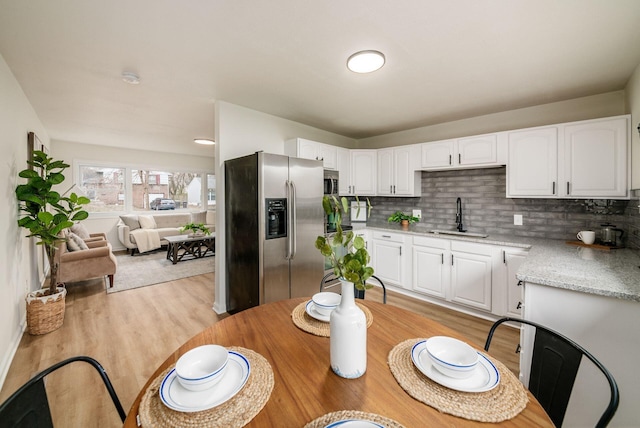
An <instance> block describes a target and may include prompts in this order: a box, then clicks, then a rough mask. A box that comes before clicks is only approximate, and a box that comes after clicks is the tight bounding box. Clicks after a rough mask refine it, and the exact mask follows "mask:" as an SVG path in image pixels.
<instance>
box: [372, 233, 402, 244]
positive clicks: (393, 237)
mask: <svg viewBox="0 0 640 428" xmlns="http://www.w3.org/2000/svg"><path fill="white" fill-rule="evenodd" d="M373 239H380V240H384V241H391V242H404V235H400V234H398V233H390V232H373Z"/></svg>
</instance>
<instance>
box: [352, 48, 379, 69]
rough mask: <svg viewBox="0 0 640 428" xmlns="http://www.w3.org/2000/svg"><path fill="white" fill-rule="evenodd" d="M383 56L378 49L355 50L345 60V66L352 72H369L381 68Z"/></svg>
mask: <svg viewBox="0 0 640 428" xmlns="http://www.w3.org/2000/svg"><path fill="white" fill-rule="evenodd" d="M384 62H385V57H384V55H383V54H382V52H378V51H371V50H368V51H360V52H356V53H354V54H353V55H351V56H350V57H349V59H348V60H347V68H348V69H349V70H351V71H353V72H354V73H371V72H373V71H376V70H379V69H381V68H382V66H383V65H384Z"/></svg>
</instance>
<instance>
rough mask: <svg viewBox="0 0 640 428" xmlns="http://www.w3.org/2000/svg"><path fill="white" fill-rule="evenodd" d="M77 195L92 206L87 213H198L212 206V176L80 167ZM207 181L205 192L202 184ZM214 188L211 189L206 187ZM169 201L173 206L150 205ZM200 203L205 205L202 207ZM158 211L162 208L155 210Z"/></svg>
mask: <svg viewBox="0 0 640 428" xmlns="http://www.w3.org/2000/svg"><path fill="white" fill-rule="evenodd" d="M78 173H79V176H80V180H79V181H80V183H81V184H80V191H79V192H76V193H81V194H83V195H85V196H87V197H88V198H89V199H90V200H91V203H90V204H89V205H87V206H85V209H86V210H87V211H89V212H113V211H126V212H130V211H148V210H156V209H175V210H198V209H203V208H206V206H210V205H212V202H213V204H215V176H214V175H213V174H207V173H197V172H181V171H177V172H173V171H164V170H152V169H142V168H130V167H129V168H118V167H104V166H93V165H86V164H85V165H79V168H78ZM205 177H206V179H207V188H203V185H202V182H203V181H204V179H205ZM211 185H213V188H211V187H209V186H211ZM159 199H165V200H166V199H171V200H173V201H174V202H175V205H173V204H168V203H165V204H157V203H154V204H152V202H153V201H155V200H159ZM203 200H206V201H207V204H206V205H204V204H203ZM158 207H161V208H158Z"/></svg>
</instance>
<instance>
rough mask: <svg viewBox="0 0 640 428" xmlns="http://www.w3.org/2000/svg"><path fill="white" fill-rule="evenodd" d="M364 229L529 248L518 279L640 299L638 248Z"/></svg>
mask: <svg viewBox="0 0 640 428" xmlns="http://www.w3.org/2000/svg"><path fill="white" fill-rule="evenodd" d="M366 227H367V229H370V230H381V231H388V232H397V233H405V234H409V235H415V236H429V237H434V238H442V239H449V240H462V241H466V242H478V243H482V244H491V245H502V246H508V247H516V248H524V249H528V250H529V254H528V256H527V258H526V259H525V260H524V262H523V263H522V265H521V266H520V269H518V272H517V274H516V277H517V278H518V279H519V280H522V281H525V282H532V283H536V284H541V285H547V286H550V287H556V288H564V289H567V290H573V291H579V292H583V293H590V294H596V295H600V296H607V297H614V298H618V299H624V300H632V301H636V302H640V250H632V249H627V248H622V249H612V250H602V249H597V248H590V247H582V246H575V245H569V244H567V243H566V241H564V240H555V239H541V238H528V237H521V236H515V235H489V236H488V237H486V238H476V237H465V236H459V235H443V234H434V233H430V229H431V228H425V227H421V226H420V225H417V224H416V225H412V226H411V227H410V230H403V229H402V228H401V227H400V226H399V225H396V224H390V223H388V224H385V223H372V224H367V226H366Z"/></svg>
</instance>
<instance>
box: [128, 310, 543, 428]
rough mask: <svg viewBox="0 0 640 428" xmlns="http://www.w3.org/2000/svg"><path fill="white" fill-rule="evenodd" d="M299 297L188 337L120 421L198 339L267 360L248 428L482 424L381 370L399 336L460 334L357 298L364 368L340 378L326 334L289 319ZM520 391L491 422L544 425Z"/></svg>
mask: <svg viewBox="0 0 640 428" xmlns="http://www.w3.org/2000/svg"><path fill="white" fill-rule="evenodd" d="M306 300H308V299H290V300H283V301H279V302H275V303H269V304H265V305H261V306H257V307H254V308H251V309H248V310H245V311H242V312H239V313H237V314H235V315H232V316H230V317H227V318H225V319H223V320H222V321H219V322H217V323H215V324H213V325H211V326H210V327H208V328H207V329H205V330H203V331H202V332H200V333H199V334H197V335H196V336H194V337H193V338H191V339H190V340H189V341H187V342H186V343H184V344H183V345H182V346H180V347H179V348H178V349H176V351H175V352H174V353H173V354H171V355H169V357H168V358H167V359H166V361H165V362H164V363H162V364H161V365H160V367H158V369H157V370H156V372H155V373H154V374H153V375H152V376H151V377H150V379H149V380H148V382H147V384H146V385H145V386H144V387H143V388H142V390H141V391H140V393H139V394H138V397H137V398H136V400H135V401H134V403H133V405H132V407H131V409H130V410H129V413H128V416H127V419H126V421H125V424H124V426H125V427H132V428H133V427H137V426H138V425H137V416H138V412H139V406H140V403H141V400H142V397H143V396H144V394H145V391H146V390H147V388H148V387H149V385H151V384H152V381H153V380H154V379H156V378H157V377H158V376H160V375H161V374H162V373H163V372H165V371H166V369H167V368H169V367H170V366H172V365H173V364H175V362H176V361H177V360H178V358H179V357H180V356H181V355H182V354H184V353H185V352H187V351H188V350H190V349H193V348H195V347H197V346H201V345H205V344H219V345H222V346H226V347H234V346H235V347H243V348H247V349H250V350H252V351H255V352H257V353H258V354H260V355H262V356H263V357H264V358H265V359H266V360H267V361H268V362H269V364H270V365H271V367H272V369H273V374H274V386H273V390H272V392H271V396H270V397H269V400H268V401H267V403H266V405H265V406H264V408H263V409H262V410H261V411H260V412H259V413H258V414H257V415H256V416H255V417H254V418H253V419H252V420H251V421H250V422H249V423H248V425H246V426H249V427H280V426H283V427H303V426H304V425H305V424H307V423H309V422H311V421H313V420H314V419H316V418H319V417H321V416H322V415H325V414H327V413H330V412H336V411H340V410H344V409H350V410H357V411H362V412H368V413H374V414H378V415H383V416H384V417H386V418H389V419H392V420H394V421H396V422H398V423H400V424H402V425H404V426H405V427H423V426H456V427H458V426H476V425H481V424H483V425H486V424H484V423H481V422H474V421H471V420H468V419H464V418H460V417H457V416H452V415H450V414H446V413H441V412H440V411H438V410H436V409H435V408H433V407H430V406H428V405H426V404H424V403H422V402H420V401H418V400H416V399H414V398H412V397H411V396H409V395H408V394H407V393H406V392H405V391H404V390H403V389H402V387H401V386H400V385H399V384H398V382H397V381H396V379H395V378H394V376H393V374H392V373H391V371H390V369H389V364H388V356H389V352H390V351H391V350H392V349H393V348H394V347H395V346H396V345H397V344H399V343H400V342H402V341H405V340H407V339H412V338H426V337H431V336H437V335H445V336H451V337H455V338H458V339H461V340H465V341H466V342H467V343H470V341H469V340H468V339H466V338H465V336H464V332H458V331H454V330H452V329H450V328H448V327H446V326H444V325H443V324H440V323H438V322H435V321H433V320H430V319H429V318H427V317H424V316H421V315H418V314H416V313H413V312H410V311H407V310H404V309H401V308H398V307H394V306H391V305H384V304H381V303H377V302H373V301H369V300H358V303H359V304H362V305H363V306H366V307H367V308H368V309H369V310H370V312H371V314H372V316H373V323H372V324H371V326H370V327H369V329H368V334H367V371H366V373H365V374H364V375H363V376H362V377H360V378H358V379H344V378H341V377H339V376H337V375H336V374H334V373H333V371H332V370H331V367H330V362H329V338H327V337H320V336H316V335H313V334H310V333H307V332H305V331H303V330H301V329H299V328H298V327H296V325H295V324H294V323H293V321H292V316H291V314H292V311H293V310H294V308H296V307H297V306H298V305H299V304H300V303H302V302H304V301H306ZM527 395H528V398H529V402H528V403H527V405H526V407H525V408H524V410H523V411H522V412H520V413H519V414H518V415H517V416H515V417H514V418H512V419H510V420H507V421H504V422H500V423H497V424H494V425H498V426H501V427H502V426H505V427H532V426H535V427H545V426H549V427H552V426H553V423H552V422H551V420H550V419H549V417H548V416H547V414H546V412H545V411H544V409H543V408H542V407H541V406H540V404H539V403H538V401H537V400H536V399H535V398H534V397H533V395H531V393H530V392H528V391H527Z"/></svg>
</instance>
